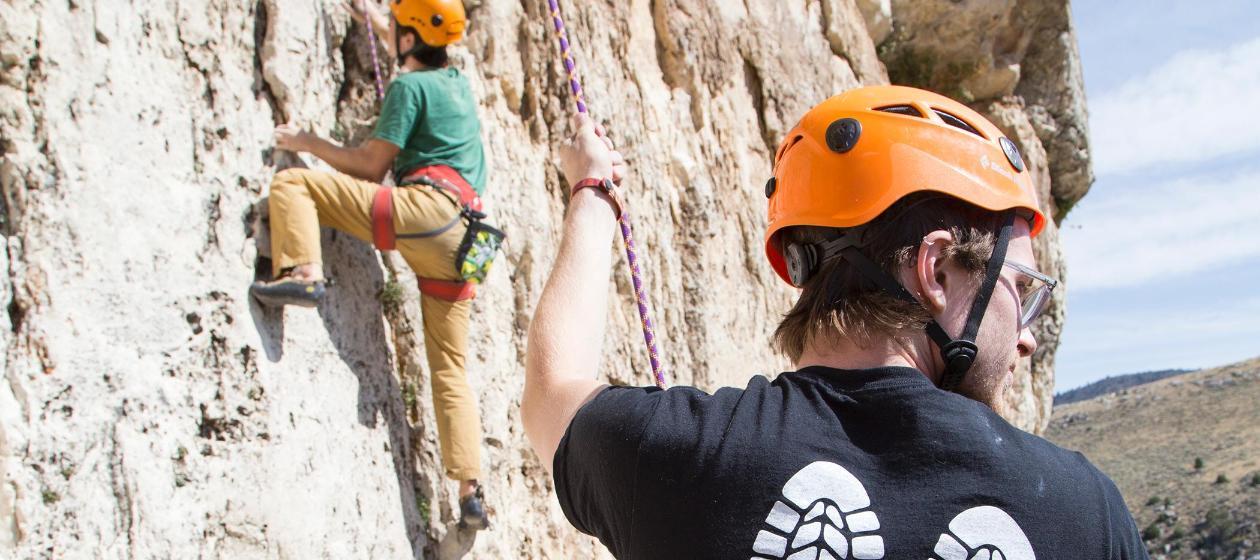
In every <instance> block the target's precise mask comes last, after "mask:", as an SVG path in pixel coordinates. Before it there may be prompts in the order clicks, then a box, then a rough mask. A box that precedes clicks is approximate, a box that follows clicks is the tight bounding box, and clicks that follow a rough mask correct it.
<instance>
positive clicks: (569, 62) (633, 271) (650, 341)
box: [547, 0, 667, 389]
mask: <svg viewBox="0 0 1260 560" xmlns="http://www.w3.org/2000/svg"><path fill="white" fill-rule="evenodd" d="M547 4H548V6H549V7H550V8H551V21H552V23H554V24H555V28H556V37H557V38H558V39H559V41H560V56H561V57H562V58H563V60H564V70H565V72H567V73H568V74H569V89H570V90H572V92H573V100H574V101H575V102H576V105H577V111H578V112H579V113H587V112H588V111H587V110H586V99H585V97H584V96H583V94H582V84H581V82H579V81H578V75H577V65H576V64H575V63H574V62H573V52H572V49H571V48H570V45H569V35H568V32H567V31H566V30H565V27H564V19H563V18H561V17H560V5H559V3H558V2H557V0H547ZM623 204H624V202H623ZM618 222H619V223H620V225H621V239H622V241H623V242H625V246H626V261H627V263H629V265H630V279H631V280H633V282H634V297H635V300H636V301H637V303H638V309H639V320H640V321H641V323H642V325H643V342H644V344H646V345H647V349H648V360H649V361H650V362H651V364H652V377H653V378H655V380H656V386H657V387H660V388H662V389H664V388H666V387H667V384H666V383H665V370H664V368H663V367H662V366H661V360H660V353H658V352H657V350H656V329H654V328H653V327H652V317H651V314H650V312H649V309H648V300H647V293H646V292H644V290H643V272H642V271H641V270H640V268H639V257H638V255H637V254H636V253H635V248H634V231H633V228H632V227H631V225H630V216H629V213H627V212H626V211H625V208H624V207H623V208H622V212H621V217H620V218H618Z"/></svg>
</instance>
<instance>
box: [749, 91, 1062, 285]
mask: <svg viewBox="0 0 1260 560" xmlns="http://www.w3.org/2000/svg"><path fill="white" fill-rule="evenodd" d="M923 191H932V192H939V193H943V194H946V195H949V196H953V197H956V198H960V199H962V200H964V201H967V202H970V203H972V204H975V205H976V206H979V207H981V208H985V209H988V210H993V211H995V212H1001V211H1006V210H1015V211H1016V212H1017V213H1018V214H1020V215H1022V216H1024V217H1025V218H1027V219H1028V220H1029V224H1030V227H1031V229H1032V235H1034V236H1035V235H1037V234H1038V233H1039V232H1040V231H1041V229H1042V227H1043V226H1044V225H1045V221H1046V218H1045V216H1044V215H1043V214H1042V212H1041V210H1040V209H1039V208H1038V204H1037V195H1036V193H1035V191H1034V190H1033V184H1032V179H1031V177H1030V176H1029V173H1028V171H1027V169H1026V168H1025V164H1024V161H1023V159H1022V158H1021V157H1020V154H1019V150H1018V149H1016V147H1015V144H1014V143H1013V142H1011V140H1010V139H1008V138H1006V137H1005V136H1004V135H1003V134H1002V131H1001V130H999V129H998V128H997V127H996V126H994V125H993V123H990V122H989V121H988V120H986V119H985V118H984V117H982V116H980V114H979V113H976V112H975V111H973V110H971V109H970V108H968V107H967V106H965V105H963V104H961V103H959V102H957V101H954V100H952V99H949V98H948V97H944V96H942V95H937V94H935V93H932V92H928V91H923V90H920V89H915V88H909V87H902V86H874V87H864V88H858V89H855V90H851V91H848V92H845V93H842V94H840V95H837V96H834V97H832V98H830V99H828V100H826V101H823V102H822V103H820V104H818V105H817V106H816V107H814V108H813V109H811V110H810V111H809V112H808V113H806V114H805V116H804V117H803V118H801V120H800V122H799V123H797V125H796V127H795V128H793V129H792V131H791V132H789V133H788V134H787V137H785V138H784V140H783V143H781V144H780V145H779V148H778V150H776V152H775V156H774V177H772V178H771V179H770V181H769V182H767V183H766V196H767V197H768V198H769V199H770V201H769V226H768V227H767V229H766V255H767V256H768V257H769V259H770V264H771V266H773V267H774V270H775V272H777V273H778V274H779V276H780V277H782V278H783V279H784V280H785V281H787V282H788V283H789V284H791V283H792V280H791V279H790V277H789V274H788V270H787V265H786V263H785V260H784V256H783V252H782V249H781V247H780V243H779V242H778V239H777V235H778V234H779V232H781V231H782V230H783V229H784V228H788V227H792V226H803V225H810V226H825V227H836V228H847V227H854V226H859V225H862V224H865V223H867V222H869V221H871V220H873V219H875V218H876V217H877V216H879V215H880V214H881V213H882V212H883V211H884V210H887V209H888V207H889V206H892V205H893V203H895V202H897V201H898V200H900V199H901V198H903V197H905V196H907V195H909V194H912V193H916V192H923Z"/></svg>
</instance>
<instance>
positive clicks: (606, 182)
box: [569, 177, 622, 218]
mask: <svg viewBox="0 0 1260 560" xmlns="http://www.w3.org/2000/svg"><path fill="white" fill-rule="evenodd" d="M587 187H593V188H596V189H599V190H600V191H601V192H603V193H604V194H606V195H608V200H610V201H611V202H612V205H613V212H614V213H615V214H616V215H617V217H618V218H620V217H621V208H622V206H621V197H620V196H619V195H618V194H617V185H616V184H614V183H613V182H612V179H608V178H595V177H587V178H585V179H582V180H581V181H578V182H577V183H576V184H574V185H573V190H571V191H569V197H570V198H571V197H573V196H574V195H576V194H577V193H578V191H580V190H582V189H585V188H587Z"/></svg>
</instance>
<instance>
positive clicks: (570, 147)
mask: <svg viewBox="0 0 1260 560" xmlns="http://www.w3.org/2000/svg"><path fill="white" fill-rule="evenodd" d="M573 129H574V132H573V135H572V136H570V137H569V139H568V140H567V141H566V142H565V143H564V144H563V145H562V146H561V150H560V165H561V170H562V171H563V172H564V176H565V178H566V179H568V180H569V182H570V183H576V182H578V181H581V180H582V179H587V178H592V177H594V178H600V177H612V176H613V169H612V167H613V153H614V152H613V151H612V150H610V149H608V145H607V144H605V143H604V141H603V140H602V139H601V138H600V135H599V133H600V132H601V131H603V127H602V126H599V125H597V124H596V123H595V121H593V120H591V118H590V117H588V116H586V115H584V114H578V115H575V116H574V117H573ZM622 161H623V163H624V158H622Z"/></svg>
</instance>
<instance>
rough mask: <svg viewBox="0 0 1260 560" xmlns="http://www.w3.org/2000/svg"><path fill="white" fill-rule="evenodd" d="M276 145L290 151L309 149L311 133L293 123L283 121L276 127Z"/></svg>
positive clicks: (305, 150)
mask: <svg viewBox="0 0 1260 560" xmlns="http://www.w3.org/2000/svg"><path fill="white" fill-rule="evenodd" d="M275 134H276V147H277V148H279V149H281V150H288V151H290V152H307V151H310V148H309V146H310V137H311V134H310V133H309V132H306V131H305V130H302V129H301V128H298V127H297V125H294V124H293V123H285V124H282V125H280V126H277V127H276V132H275Z"/></svg>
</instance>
